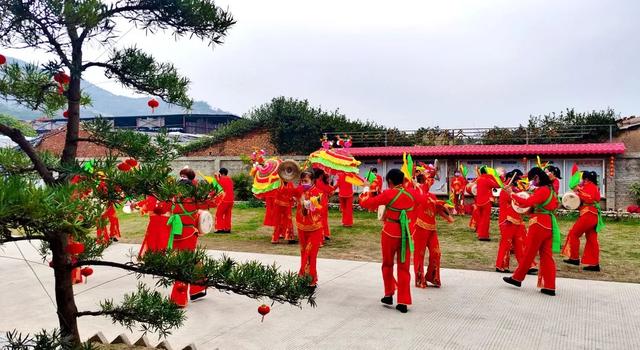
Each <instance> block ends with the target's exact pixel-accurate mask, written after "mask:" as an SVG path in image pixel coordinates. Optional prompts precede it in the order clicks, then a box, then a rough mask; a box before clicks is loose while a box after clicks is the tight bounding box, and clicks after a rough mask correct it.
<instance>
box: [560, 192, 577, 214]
mask: <svg viewBox="0 0 640 350" xmlns="http://www.w3.org/2000/svg"><path fill="white" fill-rule="evenodd" d="M562 206H563V207H565V208H567V209H570V210H575V209H578V208H579V207H580V197H578V195H577V194H576V193H575V192H567V193H565V194H564V195H563V196H562Z"/></svg>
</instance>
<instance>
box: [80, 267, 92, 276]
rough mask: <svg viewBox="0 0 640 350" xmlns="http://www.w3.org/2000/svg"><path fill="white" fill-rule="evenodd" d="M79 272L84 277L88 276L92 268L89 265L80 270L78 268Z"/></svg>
mask: <svg viewBox="0 0 640 350" xmlns="http://www.w3.org/2000/svg"><path fill="white" fill-rule="evenodd" d="M80 273H81V274H82V276H84V277H89V276H91V275H92V274H93V269H92V268H90V267H83V268H82V270H80Z"/></svg>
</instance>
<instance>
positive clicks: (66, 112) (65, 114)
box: [62, 110, 69, 118]
mask: <svg viewBox="0 0 640 350" xmlns="http://www.w3.org/2000/svg"><path fill="white" fill-rule="evenodd" d="M62 116H63V117H65V118H69V111H68V110H67V111H64V112H62Z"/></svg>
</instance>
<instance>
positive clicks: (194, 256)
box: [75, 249, 315, 306]
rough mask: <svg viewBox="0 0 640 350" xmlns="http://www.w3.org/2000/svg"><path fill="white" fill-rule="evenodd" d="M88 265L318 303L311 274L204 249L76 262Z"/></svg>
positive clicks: (165, 281) (162, 282)
mask: <svg viewBox="0 0 640 350" xmlns="http://www.w3.org/2000/svg"><path fill="white" fill-rule="evenodd" d="M86 265H96V266H109V267H116V268H120V269H123V270H127V271H132V272H136V273H138V274H140V275H145V274H148V275H154V276H157V277H160V280H159V281H158V284H159V285H164V286H168V285H170V284H171V283H173V281H182V282H185V283H193V284H198V285H203V286H207V287H212V288H215V289H218V290H220V291H225V292H231V293H235V294H239V295H244V296H247V297H249V298H253V299H259V298H262V297H266V298H269V299H271V300H273V301H275V302H279V303H289V304H292V305H296V306H301V301H302V300H303V299H306V300H307V302H308V303H309V304H310V305H311V306H315V298H314V291H313V289H311V288H309V287H308V284H309V281H308V278H302V277H299V276H298V275H297V274H295V273H292V272H286V273H282V272H280V271H278V268H277V267H276V266H274V265H263V264H261V263H259V262H257V261H250V262H246V263H237V262H235V261H234V260H232V259H230V258H228V257H226V256H225V257H222V258H220V259H212V258H210V257H209V256H207V254H206V252H205V251H204V250H202V249H197V250H196V251H195V252H190V251H168V252H166V254H165V253H164V252H162V253H156V252H149V253H147V254H145V256H144V261H143V262H142V263H133V262H129V263H124V264H123V263H116V262H112V261H101V260H79V261H78V262H77V263H76V264H75V266H86Z"/></svg>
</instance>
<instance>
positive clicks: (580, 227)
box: [562, 171, 604, 271]
mask: <svg viewBox="0 0 640 350" xmlns="http://www.w3.org/2000/svg"><path fill="white" fill-rule="evenodd" d="M574 192H575V193H576V194H577V195H578V197H579V198H580V201H581V202H582V205H581V206H580V208H579V211H580V216H579V217H578V220H577V221H576V223H575V224H573V227H572V228H571V230H569V234H568V235H567V240H566V242H565V244H564V247H563V248H562V255H564V256H566V257H568V259H565V260H563V261H564V262H565V263H567V264H571V265H580V263H581V262H582V264H583V265H585V266H584V267H583V268H582V269H583V270H585V271H600V245H599V243H598V233H599V232H600V231H601V229H602V227H603V226H604V223H603V222H602V216H601V213H600V189H599V188H598V174H596V172H594V171H584V172H583V173H582V184H581V185H578V186H577V187H576V188H575V189H574ZM583 234H584V235H586V240H587V242H586V243H585V246H584V252H583V254H582V261H580V237H582V235H583Z"/></svg>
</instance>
